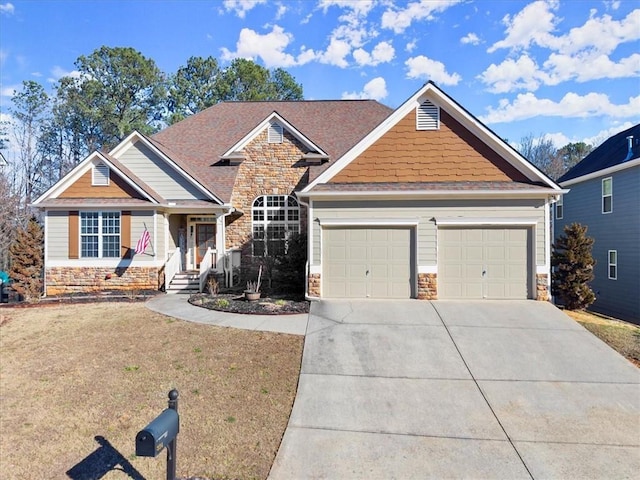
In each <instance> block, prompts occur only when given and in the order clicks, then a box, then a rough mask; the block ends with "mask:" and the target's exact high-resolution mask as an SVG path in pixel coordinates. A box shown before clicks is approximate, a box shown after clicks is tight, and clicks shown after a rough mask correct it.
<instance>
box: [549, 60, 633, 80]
mask: <svg viewBox="0 0 640 480" xmlns="http://www.w3.org/2000/svg"><path fill="white" fill-rule="evenodd" d="M544 68H545V69H546V70H548V72H549V75H548V76H547V77H548V81H547V82H545V84H547V85H557V84H558V83H560V82H566V81H569V80H575V81H578V82H587V81H589V80H599V79H602V78H626V77H636V76H638V75H640V54H638V53H634V54H632V55H631V56H629V57H626V58H622V59H620V61H618V62H613V61H611V60H610V59H609V57H608V56H607V55H593V54H588V53H584V54H579V55H576V56H573V57H572V56H570V55H561V54H555V53H554V54H551V56H550V57H549V59H548V60H547V61H546V62H544Z"/></svg>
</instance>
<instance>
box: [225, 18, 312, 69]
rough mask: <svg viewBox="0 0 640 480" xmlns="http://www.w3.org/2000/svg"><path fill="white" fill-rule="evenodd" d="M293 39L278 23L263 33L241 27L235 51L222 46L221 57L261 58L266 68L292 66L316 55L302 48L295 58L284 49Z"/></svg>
mask: <svg viewBox="0 0 640 480" xmlns="http://www.w3.org/2000/svg"><path fill="white" fill-rule="evenodd" d="M292 40H293V35H291V34H290V33H287V32H285V31H284V29H283V28H282V27H280V26H278V25H274V26H273V28H272V30H271V32H269V33H266V34H264V35H261V34H259V33H258V32H256V31H254V30H251V29H250V28H243V29H242V30H241V31H240V36H239V37H238V41H237V43H236V51H235V52H231V51H230V50H229V49H227V48H222V49H221V50H222V59H223V60H232V59H234V58H250V59H252V60H255V59H257V58H260V59H262V61H263V62H264V64H265V66H266V67H267V68H272V67H292V66H295V65H302V64H303V63H307V62H309V61H311V60H312V59H313V58H315V57H316V54H315V52H313V51H312V50H303V51H302V52H301V53H300V55H299V56H298V58H295V57H294V56H293V55H291V54H290V53H286V52H285V50H286V48H287V47H288V46H289V44H290V43H291V41H292Z"/></svg>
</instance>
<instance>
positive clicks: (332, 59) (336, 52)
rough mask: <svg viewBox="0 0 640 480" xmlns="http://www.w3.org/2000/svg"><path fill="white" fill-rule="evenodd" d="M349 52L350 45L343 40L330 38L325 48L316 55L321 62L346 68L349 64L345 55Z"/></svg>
mask: <svg viewBox="0 0 640 480" xmlns="http://www.w3.org/2000/svg"><path fill="white" fill-rule="evenodd" d="M349 53H351V45H349V44H348V43H347V42H345V41H344V40H338V39H336V38H332V39H331V43H330V44H329V46H328V47H327V50H326V51H325V52H323V53H321V54H320V55H319V56H318V60H320V62H321V63H327V64H329V65H335V66H336V67H340V68H346V67H348V66H349V62H347V60H346V58H345V57H346V56H347V55H349Z"/></svg>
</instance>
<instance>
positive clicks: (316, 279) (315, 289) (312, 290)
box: [309, 273, 320, 298]
mask: <svg viewBox="0 0 640 480" xmlns="http://www.w3.org/2000/svg"><path fill="white" fill-rule="evenodd" d="M309 296H310V297H318V298H319V297H320V274H319V273H312V274H311V275H309Z"/></svg>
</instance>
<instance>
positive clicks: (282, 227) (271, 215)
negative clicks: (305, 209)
mask: <svg viewBox="0 0 640 480" xmlns="http://www.w3.org/2000/svg"><path fill="white" fill-rule="evenodd" d="M251 217H252V219H253V255H254V256H260V255H276V254H280V253H284V252H285V251H286V240H287V239H288V238H289V237H290V236H291V234H293V233H297V232H298V231H299V229H300V226H299V223H300V207H299V206H298V202H297V201H296V199H295V198H294V197H291V196H288V195H264V196H262V197H258V198H256V199H255V200H254V202H253V211H252V216H251Z"/></svg>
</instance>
